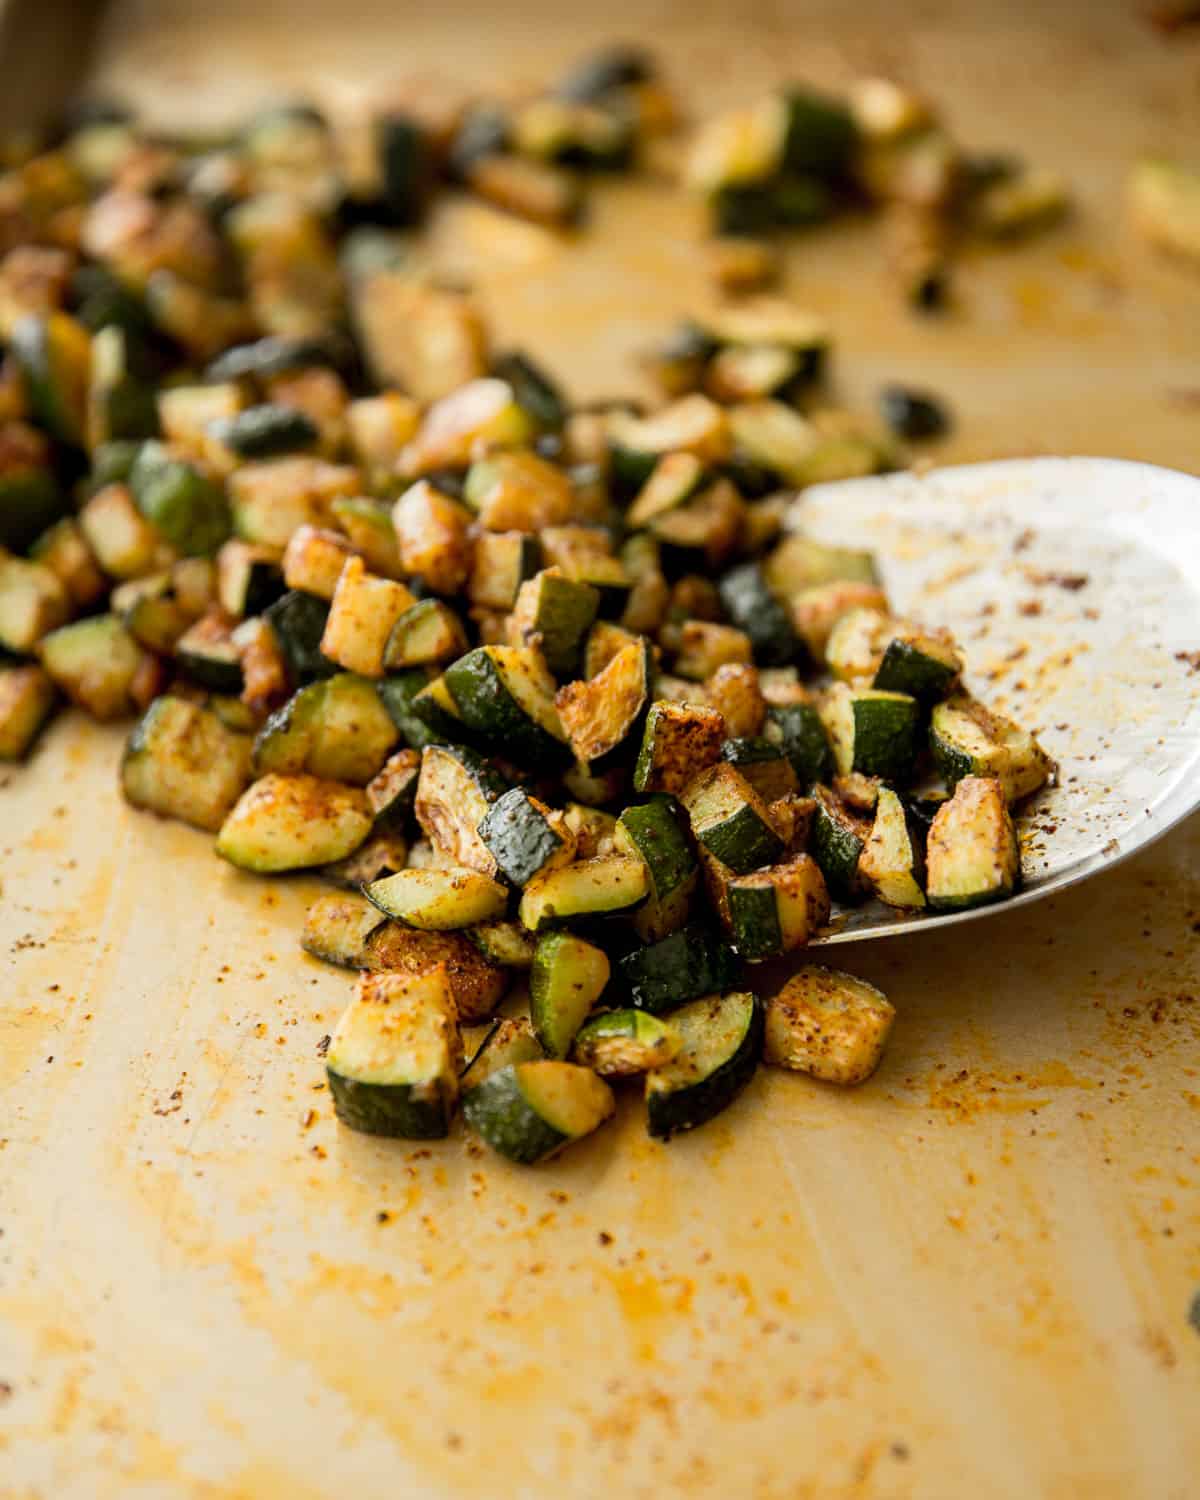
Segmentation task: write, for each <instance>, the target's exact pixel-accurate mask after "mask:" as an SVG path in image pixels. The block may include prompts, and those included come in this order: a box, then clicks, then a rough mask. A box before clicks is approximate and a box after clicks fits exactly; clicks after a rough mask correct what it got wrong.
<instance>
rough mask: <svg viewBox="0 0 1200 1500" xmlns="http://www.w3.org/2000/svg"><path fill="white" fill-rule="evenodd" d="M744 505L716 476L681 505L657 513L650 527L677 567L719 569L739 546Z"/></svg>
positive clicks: (725, 480) (735, 491)
mask: <svg viewBox="0 0 1200 1500" xmlns="http://www.w3.org/2000/svg"><path fill="white" fill-rule="evenodd" d="M745 518H746V506H745V503H744V502H743V500H742V498H741V496H740V495H739V494H738V492H737V490H735V489H734V487H733V485H732V484H730V483H729V481H728V480H727V479H715V480H713V482H712V483H711V484H708V485H706V486H705V487H704V488H703V489H701V490H700V491H699V492H698V493H697V494H695V495H693V496H692V497H691V498H690V499H688V500H685V501H684V502H683V504H682V505H677V506H675V508H674V509H673V510H669V511H666V512H665V513H663V514H660V515H657V516H655V517H654V519H653V520H652V521H651V522H650V529H651V531H653V533H654V535H655V536H656V537H657V538H658V540H659V542H660V543H661V545H662V551H663V556H664V557H669V558H670V559H671V560H672V563H673V565H674V567H675V569H676V571H679V570H680V568H690V569H696V568H701V567H702V568H705V569H714V568H719V567H720V566H721V565H722V563H724V562H725V560H726V559H727V558H728V557H729V555H730V553H731V552H732V551H733V550H734V549H735V548H736V547H737V546H738V544H739V542H740V540H741V536H742V529H743V526H744V523H745Z"/></svg>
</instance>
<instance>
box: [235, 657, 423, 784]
mask: <svg viewBox="0 0 1200 1500" xmlns="http://www.w3.org/2000/svg"><path fill="white" fill-rule="evenodd" d="M399 737H400V734H399V730H398V729H397V728H396V726H395V724H394V723H393V721H392V717H391V715H390V714H389V713H388V711H387V709H386V708H385V707H384V706H383V704H382V703H381V702H380V699H379V694H378V693H377V692H376V690H375V684H374V683H373V682H371V681H369V680H368V679H367V678H365V677H357V676H355V675H354V674H353V673H351V672H339V673H338V674H337V676H335V677H329V678H325V679H323V680H322V681H320V682H312V683H309V685H308V686H307V687H303V688H301V689H300V691H299V692H297V693H294V694H293V695H292V697H291V698H289V699H288V701H287V702H286V703H285V704H284V705H283V707H282V708H280V709H277V710H276V711H275V713H273V714H272V715H271V717H270V718H269V719H268V720H267V722H266V723H265V724H264V725H263V727H262V729H261V730H260V731H259V733H258V737H257V739H256V740H255V742H254V770H255V774H256V775H258V776H264V775H266V774H267V773H268V772H270V771H275V772H278V773H279V774H281V775H296V774H298V773H299V772H301V771H307V772H308V773H309V774H310V775H312V776H316V777H318V778H319V779H321V780H323V781H343V782H346V783H348V784H350V785H352V786H366V784H367V783H368V782H369V781H370V780H371V779H372V777H374V776H376V775H377V774H378V773H379V771H380V769H381V768H382V766H383V763H384V761H385V760H386V759H387V757H388V756H389V755H390V754H391V752H392V750H393V749H394V748H395V745H396V742H397V740H398V739H399Z"/></svg>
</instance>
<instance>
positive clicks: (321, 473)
mask: <svg viewBox="0 0 1200 1500" xmlns="http://www.w3.org/2000/svg"><path fill="white" fill-rule="evenodd" d="M360 487H361V479H360V475H359V472H358V470H357V469H355V468H352V467H351V466H350V465H348V464H329V463H325V462H324V461H323V460H322V459H319V458H307V457H301V456H299V455H297V456H293V457H290V458H267V459H262V460H259V461H258V462H255V463H248V464H242V465H241V466H240V467H239V468H237V469H235V470H234V472H233V473H232V474H231V475H230V476H229V481H228V490H229V504H230V510H231V513H232V516H233V529H234V532H235V533H236V534H237V535H238V536H240V537H241V538H242V540H243V541H245V542H259V543H261V544H262V545H263V546H265V547H277V548H278V549H279V551H280V552H282V551H283V549H284V548H285V547H286V546H287V544H288V542H289V541H290V540H291V536H292V533H293V532H294V531H295V530H296V528H297V527H299V526H305V525H308V526H328V525H329V523H330V521H331V520H332V518H333V510H332V508H333V503H334V501H335V500H337V499H339V498H340V497H342V496H350V495H354V494H356V493H357V492H358V490H359V489H360Z"/></svg>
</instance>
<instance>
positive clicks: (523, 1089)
mask: <svg viewBox="0 0 1200 1500" xmlns="http://www.w3.org/2000/svg"><path fill="white" fill-rule="evenodd" d="M615 1108H616V1101H615V1100H614V1099H613V1095H612V1090H611V1089H610V1088H609V1087H608V1085H607V1084H606V1083H605V1082H604V1080H603V1079H602V1078H597V1076H596V1075H595V1073H593V1072H592V1071H591V1069H590V1068H581V1067H578V1066H577V1065H576V1064H575V1063H566V1062H556V1061H554V1060H552V1059H548V1060H546V1061H544V1062H543V1061H535V1062H524V1063H515V1064H510V1065H509V1066H507V1067H503V1068H500V1069H499V1070H498V1071H496V1072H494V1073H490V1074H489V1075H488V1076H487V1077H486V1078H485V1079H484V1080H483V1081H482V1082H481V1083H477V1084H475V1086H474V1087H473V1088H471V1089H470V1090H469V1091H467V1092H464V1095H463V1114H464V1115H465V1117H466V1120H467V1123H468V1125H470V1126H471V1128H472V1130H474V1131H475V1132H476V1133H477V1134H478V1135H480V1136H481V1137H482V1138H483V1139H484V1140H485V1141H486V1142H487V1144H488V1145H489V1146H490V1147H491V1148H492V1150H493V1151H497V1152H499V1153H500V1155H501V1156H507V1157H508V1158H509V1160H510V1161H515V1162H520V1163H522V1164H524V1165H532V1164H533V1163H534V1162H539V1161H545V1160H546V1158H547V1157H549V1156H552V1155H553V1154H554V1152H556V1151H558V1150H560V1149H561V1148H562V1147H563V1146H566V1145H568V1144H570V1142H572V1141H577V1140H579V1139H581V1138H582V1137H583V1136H585V1135H590V1134H591V1132H592V1131H593V1130H596V1129H597V1128H598V1127H599V1126H600V1125H603V1123H604V1121H605V1120H607V1119H608V1117H609V1116H610V1115H611V1114H612V1113H613V1110H614V1109H615Z"/></svg>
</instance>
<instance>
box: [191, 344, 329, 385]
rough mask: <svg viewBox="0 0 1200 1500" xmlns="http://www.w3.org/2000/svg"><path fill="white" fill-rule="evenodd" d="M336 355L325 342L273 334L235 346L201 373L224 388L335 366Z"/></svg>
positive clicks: (220, 355) (206, 378)
mask: <svg viewBox="0 0 1200 1500" xmlns="http://www.w3.org/2000/svg"><path fill="white" fill-rule="evenodd" d="M336 364H337V357H336V352H335V350H334V348H333V346H332V344H331V343H330V342H329V341H328V340H326V339H314V338H288V337H286V336H284V335H281V334H273V335H270V336H268V337H267V338H261V339H255V340H254V342H253V343H249V344H235V345H234V346H233V348H231V349H226V350H225V352H224V353H223V354H218V355H217V357H216V359H214V360H213V361H212V362H211V363H210V364H209V365H208V366H207V367H206V368H205V371H204V378H205V380H207V381H209V382H211V383H213V384H216V385H224V384H225V383H226V382H227V381H230V380H272V379H274V377H275V376H276V375H287V374H290V373H291V372H293V371H296V370H306V369H309V368H311V367H312V366H313V365H323V366H335V365H336Z"/></svg>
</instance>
